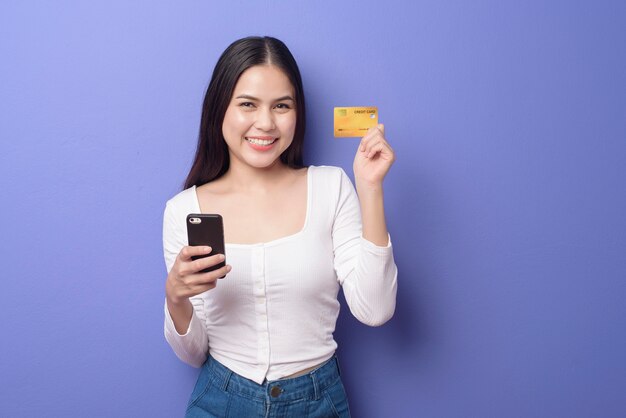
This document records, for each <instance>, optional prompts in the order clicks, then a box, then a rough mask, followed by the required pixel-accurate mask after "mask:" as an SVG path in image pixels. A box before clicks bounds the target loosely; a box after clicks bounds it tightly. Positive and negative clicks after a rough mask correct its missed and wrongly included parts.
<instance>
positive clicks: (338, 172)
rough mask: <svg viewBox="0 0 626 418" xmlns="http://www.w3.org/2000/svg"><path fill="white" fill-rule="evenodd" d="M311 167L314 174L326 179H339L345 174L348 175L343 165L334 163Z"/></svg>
mask: <svg viewBox="0 0 626 418" xmlns="http://www.w3.org/2000/svg"><path fill="white" fill-rule="evenodd" d="M309 169H310V170H311V172H312V173H314V176H315V177H317V178H321V179H325V180H337V179H340V178H341V177H343V176H347V174H346V172H345V171H344V170H343V168H341V167H336V166H332V165H312V166H309Z"/></svg>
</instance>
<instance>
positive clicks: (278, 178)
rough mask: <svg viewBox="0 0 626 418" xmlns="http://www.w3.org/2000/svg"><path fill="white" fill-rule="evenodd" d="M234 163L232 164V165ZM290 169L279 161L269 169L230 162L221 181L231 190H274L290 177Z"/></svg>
mask: <svg viewBox="0 0 626 418" xmlns="http://www.w3.org/2000/svg"><path fill="white" fill-rule="evenodd" d="M233 163H234V164H233ZM291 171H292V169H291V168H289V167H287V166H286V165H285V164H283V163H282V162H281V161H280V160H278V161H276V162H275V163H274V164H273V165H272V166H270V167H264V168H255V167H251V166H249V165H247V164H241V163H240V162H239V161H236V160H235V161H233V160H231V165H230V167H229V168H228V171H227V172H226V173H225V174H224V176H222V179H221V180H222V181H223V182H224V183H227V184H228V186H229V188H231V190H236V191H241V192H247V191H263V190H270V189H274V188H275V187H276V186H277V185H279V184H281V183H283V182H284V181H285V180H287V179H288V178H289V177H290V176H289V174H290V172H291Z"/></svg>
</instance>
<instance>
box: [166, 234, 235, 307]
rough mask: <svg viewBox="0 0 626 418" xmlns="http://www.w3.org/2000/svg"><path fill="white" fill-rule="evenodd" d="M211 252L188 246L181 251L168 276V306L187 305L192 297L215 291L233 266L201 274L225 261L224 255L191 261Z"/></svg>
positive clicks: (205, 248)
mask: <svg viewBox="0 0 626 418" xmlns="http://www.w3.org/2000/svg"><path fill="white" fill-rule="evenodd" d="M211 251H212V249H211V247H203V246H195V247H194V246H186V247H183V248H182V249H181V250H180V252H179V253H178V256H177V257H176V261H175V262H174V265H173V266H172V269H171V270H170V272H169V274H168V275H167V282H166V284H165V295H166V297H167V301H168V304H172V305H181V304H184V303H186V302H187V301H188V300H189V298H190V297H192V296H196V295H199V294H200V293H203V292H206V291H207V290H211V289H213V288H214V287H215V286H216V281H217V280H218V279H219V278H221V277H224V276H226V274H227V273H228V272H230V270H231V266H229V265H225V266H224V267H221V268H219V269H217V270H213V271H210V272H208V273H201V272H200V271H201V270H204V269H205V268H207V267H212V266H214V265H216V264H219V263H221V262H222V261H224V254H215V255H211V256H209V257H205V258H200V259H198V260H192V259H191V257H194V256H198V255H205V254H210V253H211Z"/></svg>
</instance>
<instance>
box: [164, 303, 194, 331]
mask: <svg viewBox="0 0 626 418" xmlns="http://www.w3.org/2000/svg"><path fill="white" fill-rule="evenodd" d="M167 310H168V311H169V312H170V316H171V317H172V322H174V327H176V332H177V333H178V334H179V335H184V334H186V333H187V330H188V329H189V323H190V322H191V316H192V315H193V305H192V304H191V302H190V301H189V299H185V300H183V301H181V302H178V303H174V302H173V301H171V300H170V299H169V298H167Z"/></svg>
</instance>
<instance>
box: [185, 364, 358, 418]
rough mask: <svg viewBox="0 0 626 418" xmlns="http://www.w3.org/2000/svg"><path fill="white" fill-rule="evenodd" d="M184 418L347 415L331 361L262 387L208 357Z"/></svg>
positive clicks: (337, 416) (341, 386)
mask: <svg viewBox="0 0 626 418" xmlns="http://www.w3.org/2000/svg"><path fill="white" fill-rule="evenodd" d="M185 416H186V417H188V418H196V417H219V418H223V417H237V418H240V417H245V418H253V417H259V418H269V417H285V418H288V417H298V418H300V417H310V418H326V417H328V418H331V417H336V418H345V417H350V411H349V409H348V399H347V397H346V392H345V390H344V387H343V383H342V382H341V377H340V374H339V364H338V363H337V358H336V357H335V356H333V357H332V358H331V359H330V360H328V361H327V362H325V363H324V364H322V365H321V366H320V367H318V368H317V369H315V370H313V371H311V372H309V373H307V374H305V375H303V376H299V377H294V378H290V379H280V380H274V381H267V380H266V381H265V382H263V384H261V385H259V384H258V383H256V382H253V381H252V380H248V379H246V378H245V377H242V376H240V375H238V374H237V373H234V372H233V371H231V370H230V369H228V368H226V366H224V365H222V364H221V363H219V362H217V361H216V360H215V359H214V358H212V357H210V356H209V358H208V359H207V361H206V363H205V364H204V366H203V367H202V370H201V372H200V376H198V381H197V382H196V386H195V388H194V390H193V393H192V394H191V399H190V400H189V405H188V407H187V414H186V415H185Z"/></svg>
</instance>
